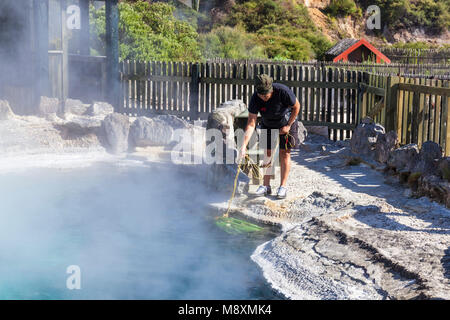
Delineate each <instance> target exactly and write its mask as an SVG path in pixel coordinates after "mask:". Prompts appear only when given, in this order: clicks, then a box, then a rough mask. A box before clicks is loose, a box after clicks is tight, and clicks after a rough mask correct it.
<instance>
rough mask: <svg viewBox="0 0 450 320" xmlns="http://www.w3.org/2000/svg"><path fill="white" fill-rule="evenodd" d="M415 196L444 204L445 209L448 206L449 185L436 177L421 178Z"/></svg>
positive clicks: (449, 199)
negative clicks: (425, 197)
mask: <svg viewBox="0 0 450 320" xmlns="http://www.w3.org/2000/svg"><path fill="white" fill-rule="evenodd" d="M417 194H418V195H420V196H427V197H430V198H431V199H433V200H436V201H438V202H440V203H444V204H445V205H446V206H447V207H449V206H450V183H449V182H447V181H442V180H441V179H440V178H439V177H438V176H435V175H427V176H421V177H420V178H419V181H418V189H417Z"/></svg>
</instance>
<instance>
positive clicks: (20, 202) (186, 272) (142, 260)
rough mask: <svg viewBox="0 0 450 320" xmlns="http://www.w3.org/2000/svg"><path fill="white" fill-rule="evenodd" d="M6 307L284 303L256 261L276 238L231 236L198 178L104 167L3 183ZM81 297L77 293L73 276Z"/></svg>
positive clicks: (15, 177) (15, 176) (1, 286)
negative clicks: (99, 302)
mask: <svg viewBox="0 0 450 320" xmlns="http://www.w3.org/2000/svg"><path fill="white" fill-rule="evenodd" d="M0 199H1V201H0V208H1V210H0V217H1V223H0V299H279V298H282V297H281V296H279V295H277V294H276V293H275V292H274V291H273V290H272V289H271V288H270V286H269V285H268V284H267V283H266V282H265V281H264V278H263V277H262V274H261V272H260V270H259V268H258V267H257V265H256V264H255V263H254V262H253V261H251V259H250V255H251V254H252V252H253V251H254V250H255V248H256V246H258V245H259V244H261V243H263V242H265V241H267V240H268V239H269V238H272V237H274V234H273V231H271V230H269V229H267V230H265V231H264V232H262V233H260V234H258V235H252V236H247V235H238V236H236V235H229V234H227V233H225V232H223V231H222V230H220V229H218V228H217V227H216V226H215V224H214V217H213V215H212V214H211V213H208V211H207V209H206V208H207V206H206V205H207V203H208V202H217V201H224V200H226V197H225V196H224V195H219V194H214V193H212V192H211V191H210V190H208V189H206V187H205V186H204V185H203V184H202V183H200V182H199V181H198V177H197V176H194V175H188V174H185V173H181V172H173V170H170V169H169V168H166V169H164V168H161V167H144V168H143V167H118V166H114V165H106V164H102V165H95V166H92V167H89V168H83V169H70V170H69V169H64V170H56V169H30V170H27V171H24V172H20V173H4V174H2V175H0ZM71 265H76V266H79V268H80V275H81V277H80V280H81V289H79V290H77V289H75V290H69V289H68V288H67V286H66V281H67V279H68V277H69V276H70V274H67V273H66V270H67V267H68V266H71Z"/></svg>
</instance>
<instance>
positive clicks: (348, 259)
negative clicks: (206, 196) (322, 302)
mask: <svg viewBox="0 0 450 320" xmlns="http://www.w3.org/2000/svg"><path fill="white" fill-rule="evenodd" d="M322 145H324V146H325V147H326V151H323V150H321V148H322ZM308 146H309V149H310V152H306V151H305V150H300V151H296V152H294V153H293V156H292V160H293V166H292V172H291V175H290V178H289V183H288V188H289V197H288V198H287V199H285V200H282V201H280V200H276V199H274V198H272V199H271V198H270V197H269V198H267V197H259V198H252V197H246V196H242V197H241V198H240V200H239V202H238V203H239V205H238V207H237V208H236V210H237V211H239V212H241V213H244V214H246V215H247V216H249V217H252V218H254V219H257V220H260V221H265V222H271V223H276V224H280V225H282V226H283V230H284V232H283V234H282V235H281V236H280V237H278V238H276V239H274V240H273V241H270V242H268V243H266V244H264V245H262V246H260V247H259V248H258V249H257V250H256V252H255V253H254V255H253V256H252V258H253V260H254V261H255V262H256V263H257V264H258V265H259V266H260V267H261V268H262V269H263V271H264V274H265V276H266V278H267V279H268V281H269V282H271V283H272V285H273V286H274V287H275V288H276V289H278V290H279V291H281V292H283V293H284V294H285V295H287V296H289V297H291V298H294V299H305V298H306V299H392V298H397V299H410V298H444V299H449V298H450V210H448V209H446V208H445V207H444V206H442V205H440V204H437V203H435V202H432V201H430V200H429V199H427V198H419V199H412V198H408V197H407V196H406V194H407V193H405V191H406V190H407V189H406V188H404V187H403V186H401V185H399V184H387V183H386V182H385V180H386V178H385V176H384V175H383V173H381V172H378V171H376V170H373V169H371V168H370V167H369V166H366V165H364V164H363V165H358V166H345V165H344V163H345V158H344V157H343V155H344V154H347V153H348V152H349V150H348V148H347V147H338V146H336V145H335V144H334V143H332V142H328V143H323V142H308ZM314 150H321V151H314ZM273 186H274V185H273ZM404 194H405V195H404Z"/></svg>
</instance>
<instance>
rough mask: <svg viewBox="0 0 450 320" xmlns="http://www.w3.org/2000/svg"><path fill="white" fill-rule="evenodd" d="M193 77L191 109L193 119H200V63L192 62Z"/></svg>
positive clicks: (190, 90) (190, 99)
mask: <svg viewBox="0 0 450 320" xmlns="http://www.w3.org/2000/svg"><path fill="white" fill-rule="evenodd" d="M191 72H192V75H191V76H192V78H191V83H190V86H189V111H190V114H191V116H190V117H191V120H198V89H199V65H198V63H194V64H192V70H191Z"/></svg>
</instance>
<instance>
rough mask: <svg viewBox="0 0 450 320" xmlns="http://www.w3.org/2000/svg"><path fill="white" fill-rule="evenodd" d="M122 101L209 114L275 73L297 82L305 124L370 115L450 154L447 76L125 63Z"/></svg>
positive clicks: (340, 125) (347, 126) (404, 137)
mask: <svg viewBox="0 0 450 320" xmlns="http://www.w3.org/2000/svg"><path fill="white" fill-rule="evenodd" d="M121 70H122V93H123V105H122V106H121V107H120V109H119V112H123V113H126V114H129V115H135V116H140V115H153V114H172V115H177V116H180V117H184V118H188V119H191V120H195V119H203V120H205V119H207V117H208V114H209V113H210V112H211V111H213V110H215V109H216V108H217V107H218V106H219V105H220V104H221V103H223V102H225V101H227V100H233V99H242V100H243V101H244V102H245V103H247V104H248V102H249V100H250V98H251V96H252V94H253V92H254V86H253V79H254V77H255V75H257V74H259V73H262V72H264V73H267V74H270V75H271V76H272V77H273V78H274V81H275V82H278V83H283V84H285V85H287V86H288V87H290V88H291V89H292V90H293V91H294V93H295V94H296V96H297V98H298V99H299V101H300V104H301V110H300V115H299V120H301V121H302V122H303V123H304V125H306V126H313V125H318V126H327V127H328V128H329V136H330V138H331V139H334V140H338V139H346V138H350V137H351V134H352V130H353V129H354V128H355V127H356V125H357V124H358V123H359V121H360V120H361V119H362V118H363V117H365V116H371V117H372V118H374V120H375V121H376V122H378V123H380V124H382V125H383V126H385V128H386V129H387V130H396V132H397V133H398V136H399V138H400V142H401V143H402V144H406V143H411V142H414V143H418V144H419V145H420V144H421V143H422V142H424V141H426V140H433V141H435V142H437V143H439V144H441V146H442V147H443V148H444V149H445V150H446V154H450V136H449V134H450V129H449V130H447V128H448V126H447V123H448V121H449V118H448V117H449V113H448V108H449V106H448V96H449V92H450V89H449V88H448V81H445V80H430V79H423V78H421V79H419V78H405V77H397V76H383V75H379V74H371V73H367V72H361V71H355V70H346V69H343V68H336V67H327V66H324V67H320V68H318V67H314V66H304V65H292V64H267V63H225V62H209V63H176V62H136V61H125V62H122V63H121Z"/></svg>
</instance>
